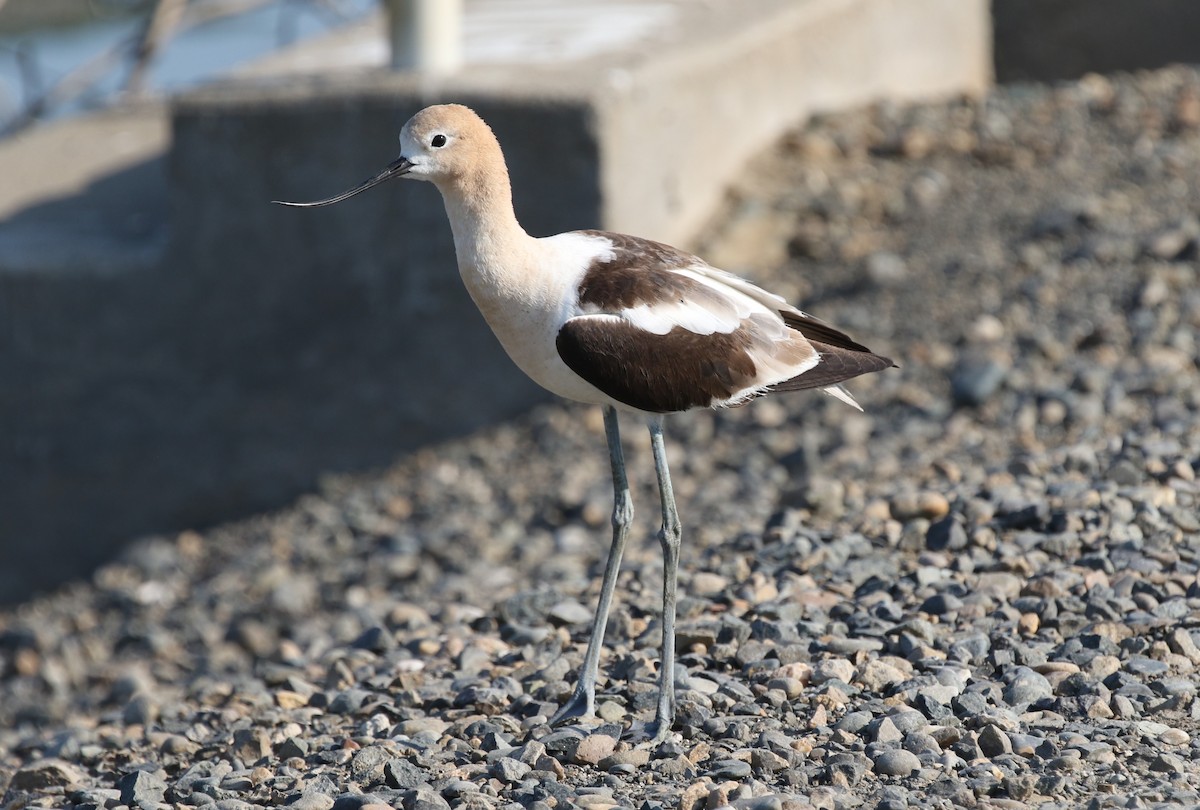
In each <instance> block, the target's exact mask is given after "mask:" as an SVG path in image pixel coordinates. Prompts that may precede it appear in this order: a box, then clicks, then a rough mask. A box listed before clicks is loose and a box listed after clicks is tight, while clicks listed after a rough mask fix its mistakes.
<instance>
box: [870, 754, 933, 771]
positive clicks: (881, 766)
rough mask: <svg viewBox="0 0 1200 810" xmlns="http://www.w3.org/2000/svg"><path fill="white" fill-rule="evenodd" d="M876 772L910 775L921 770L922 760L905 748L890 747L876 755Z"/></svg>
mask: <svg viewBox="0 0 1200 810" xmlns="http://www.w3.org/2000/svg"><path fill="white" fill-rule="evenodd" d="M874 765H875V773H877V774H880V775H881V776H908V775H909V774H911V773H912V772H913V771H917V770H920V768H921V760H920V759H918V758H917V755H916V754H914V753H913V752H911V751H905V750H904V749H903V748H889V749H887V750H885V751H881V752H880V753H878V754H876V755H875V759H874Z"/></svg>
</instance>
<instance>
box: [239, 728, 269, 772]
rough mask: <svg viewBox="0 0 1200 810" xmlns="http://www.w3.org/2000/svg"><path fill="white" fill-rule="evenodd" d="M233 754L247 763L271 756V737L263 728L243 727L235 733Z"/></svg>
mask: <svg viewBox="0 0 1200 810" xmlns="http://www.w3.org/2000/svg"><path fill="white" fill-rule="evenodd" d="M229 752H230V753H231V754H233V756H235V757H237V758H238V759H240V760H241V761H242V762H245V763H247V764H249V763H253V762H258V761H259V760H260V759H262V758H263V757H269V756H271V737H270V736H269V735H268V734H267V732H266V731H265V730H264V729H261V728H243V729H239V730H238V731H235V732H234V733H233V746H232V747H231V748H230V749H229Z"/></svg>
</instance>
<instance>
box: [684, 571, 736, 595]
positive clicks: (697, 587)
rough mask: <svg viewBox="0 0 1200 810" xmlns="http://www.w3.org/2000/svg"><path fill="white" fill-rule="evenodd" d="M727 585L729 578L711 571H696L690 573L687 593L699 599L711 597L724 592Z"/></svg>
mask: <svg viewBox="0 0 1200 810" xmlns="http://www.w3.org/2000/svg"><path fill="white" fill-rule="evenodd" d="M728 587H729V580H728V579H726V578H725V577H723V576H721V575H720V574H714V573H712V572H711V571H697V572H696V573H695V574H694V575H692V582H691V586H690V587H689V588H688V593H690V594H692V595H693V596H695V597H697V598H700V599H711V598H712V597H714V596H720V595H721V594H723V593H725V589H726V588H728Z"/></svg>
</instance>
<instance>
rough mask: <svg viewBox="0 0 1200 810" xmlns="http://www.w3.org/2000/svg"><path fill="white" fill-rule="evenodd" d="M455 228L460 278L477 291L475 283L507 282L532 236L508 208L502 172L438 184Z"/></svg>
mask: <svg viewBox="0 0 1200 810" xmlns="http://www.w3.org/2000/svg"><path fill="white" fill-rule="evenodd" d="M440 190H441V192H442V198H443V200H444V201H445V204H446V214H447V215H448V217H449V219H450V229H451V231H453V233H454V250H455V253H456V254H457V255H458V268H459V271H460V272H461V273H462V276H463V280H464V281H465V282H466V283H467V287H468V288H469V289H470V290H471V292H472V295H474V294H475V293H476V288H477V287H479V286H481V285H482V286H483V287H492V288H500V287H504V286H507V285H509V284H511V281H512V280H511V279H508V278H506V276H508V275H509V274H512V273H514V272H518V271H519V267H520V265H521V264H523V257H524V256H525V254H526V253H527V251H528V245H529V243H530V241H531V239H530V237H529V235H528V234H527V233H525V230H524V229H523V228H522V227H521V225H520V223H519V222H517V216H516V214H515V213H514V211H513V204H512V188H511V186H510V185H509V181H508V172H507V171H499V172H497V171H493V172H486V173H485V172H478V173H475V174H472V175H467V176H465V177H460V178H455V180H454V182H452V183H447V184H445V185H444V186H442V187H441V189H440Z"/></svg>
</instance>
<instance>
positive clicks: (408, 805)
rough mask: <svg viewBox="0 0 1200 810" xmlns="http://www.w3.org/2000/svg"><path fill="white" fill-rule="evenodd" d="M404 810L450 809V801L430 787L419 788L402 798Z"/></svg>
mask: <svg viewBox="0 0 1200 810" xmlns="http://www.w3.org/2000/svg"><path fill="white" fill-rule="evenodd" d="M401 800H402V801H403V806H404V810H450V805H449V803H447V802H446V800H445V799H443V798H442V797H441V796H439V795H438V794H436V793H434V792H433V791H432V790H430V789H429V788H417V789H415V790H410V791H408V792H407V793H405V794H404V796H403V797H402V799H401Z"/></svg>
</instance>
